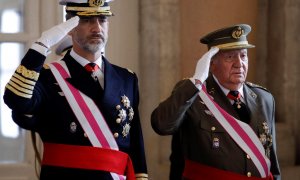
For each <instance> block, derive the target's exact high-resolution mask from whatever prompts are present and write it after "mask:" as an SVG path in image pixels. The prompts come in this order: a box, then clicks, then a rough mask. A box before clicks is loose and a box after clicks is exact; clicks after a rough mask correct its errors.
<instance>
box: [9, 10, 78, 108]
mask: <svg viewBox="0 0 300 180" xmlns="http://www.w3.org/2000/svg"><path fill="white" fill-rule="evenodd" d="M78 21H79V17H77V16H76V17H74V18H71V19H69V20H68V21H66V22H64V23H61V24H59V25H57V26H54V27H52V28H51V29H49V30H47V31H45V32H43V33H42V35H41V37H40V38H39V39H38V40H37V42H36V43H34V44H33V45H32V46H31V48H30V49H29V50H28V52H27V53H26V55H25V56H24V58H23V59H22V61H21V64H20V65H19V66H18V68H17V70H16V71H15V73H14V74H13V76H12V77H11V79H10V80H9V82H8V83H7V85H6V87H5V93H4V101H5V103H6V104H7V105H8V106H9V107H10V108H11V109H13V110H15V111H16V112H18V113H24V114H26V113H34V109H35V107H38V104H39V103H40V102H41V101H42V98H35V97H42V96H40V95H41V93H43V88H42V87H40V88H39V87H37V85H38V84H39V82H38V79H39V76H40V71H41V69H42V67H43V64H44V61H45V59H46V56H47V55H48V54H49V52H50V51H49V49H50V48H51V46H53V45H55V44H56V43H58V42H59V41H60V40H61V39H62V38H63V37H64V36H65V35H67V33H68V32H69V31H71V30H72V29H73V28H74V27H76V26H77V25H78Z"/></svg>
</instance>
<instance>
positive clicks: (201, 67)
mask: <svg viewBox="0 0 300 180" xmlns="http://www.w3.org/2000/svg"><path fill="white" fill-rule="evenodd" d="M218 51H219V48H217V47H212V48H211V49H210V50H209V51H207V52H206V53H205V54H204V55H203V56H202V57H201V58H200V59H199V60H198V62H197V65H196V70H195V74H194V76H193V77H192V78H191V81H192V82H193V83H194V84H195V85H196V87H197V88H198V89H199V88H200V89H201V87H199V85H201V84H202V83H203V82H204V81H205V80H206V79H207V77H208V73H209V66H210V61H211V58H212V57H213V56H214V55H215V54H217V52H218Z"/></svg>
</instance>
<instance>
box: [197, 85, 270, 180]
mask: <svg viewBox="0 0 300 180" xmlns="http://www.w3.org/2000/svg"><path fill="white" fill-rule="evenodd" d="M199 96H200V97H201V99H202V100H203V102H204V103H205V104H206V106H207V107H208V109H209V110H210V111H211V112H212V113H213V115H214V116H215V118H216V119H217V120H218V122H219V123H220V124H221V125H222V126H223V128H224V129H225V130H226V131H227V132H228V134H229V135H230V136H231V138H232V139H233V140H234V141H235V142H236V143H237V144H238V145H239V146H240V147H241V148H242V149H243V150H244V152H245V153H247V154H248V155H249V156H250V157H251V160H252V161H253V163H254V164H255V166H256V168H257V169H258V171H259V173H260V175H261V177H262V178H265V177H268V176H269V175H270V160H269V159H268V158H267V157H266V155H265V149H264V147H263V145H262V144H261V142H260V141H259V139H258V137H257V135H256V134H255V132H254V131H253V130H252V128H251V127H250V126H249V125H248V124H246V123H244V122H242V121H239V120H237V119H235V118H234V117H233V116H231V115H230V114H228V113H227V112H226V111H225V110H224V109H222V108H221V107H220V106H219V105H218V104H217V103H215V102H214V101H213V100H212V98H211V97H210V96H209V95H208V94H207V92H206V87H205V86H204V85H202V90H201V91H200V93H199Z"/></svg>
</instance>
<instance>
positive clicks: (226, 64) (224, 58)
mask: <svg viewBox="0 0 300 180" xmlns="http://www.w3.org/2000/svg"><path fill="white" fill-rule="evenodd" d="M210 71H211V72H212V74H214V75H215V77H216V78H217V79H218V81H219V83H220V84H221V85H222V86H224V87H225V88H227V89H230V90H237V89H238V88H240V87H241V86H242V84H243V83H244V82H245V80H246V77H247V72H248V55H247V49H239V50H226V51H219V52H218V53H217V54H216V55H215V56H214V57H213V59H212V62H211V67H210Z"/></svg>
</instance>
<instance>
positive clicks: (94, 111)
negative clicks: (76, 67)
mask: <svg viewBox="0 0 300 180" xmlns="http://www.w3.org/2000/svg"><path fill="white" fill-rule="evenodd" d="M49 67H50V69H51V71H52V73H53V75H54V77H55V78H56V80H57V82H58V84H59V86H60V88H61V89H62V91H63V93H64V95H65V96H66V99H67V101H68V102H69V104H70V106H71V108H72V110H73V112H74V114H75V115H76V117H77V119H78V121H79V122H80V124H81V126H82V128H83V129H84V131H85V133H87V136H88V138H89V140H90V142H91V143H92V145H93V146H94V147H100V148H107V149H113V150H119V147H118V145H117V142H116V140H115V138H114V136H113V134H112V132H111V131H110V128H109V127H108V125H107V123H106V121H105V119H104V117H103V115H102V113H101V112H100V110H99V108H98V107H97V106H96V104H95V103H94V101H93V100H92V99H91V98H89V97H88V96H86V95H85V94H83V93H82V92H80V91H79V90H77V89H76V88H74V87H73V86H72V85H71V84H70V83H68V82H67V81H65V79H66V78H68V77H70V73H69V70H68V68H67V66H66V64H65V62H64V61H57V62H54V63H51V64H49ZM111 175H112V177H113V179H116V180H123V179H126V176H123V175H118V174H115V173H111Z"/></svg>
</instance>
